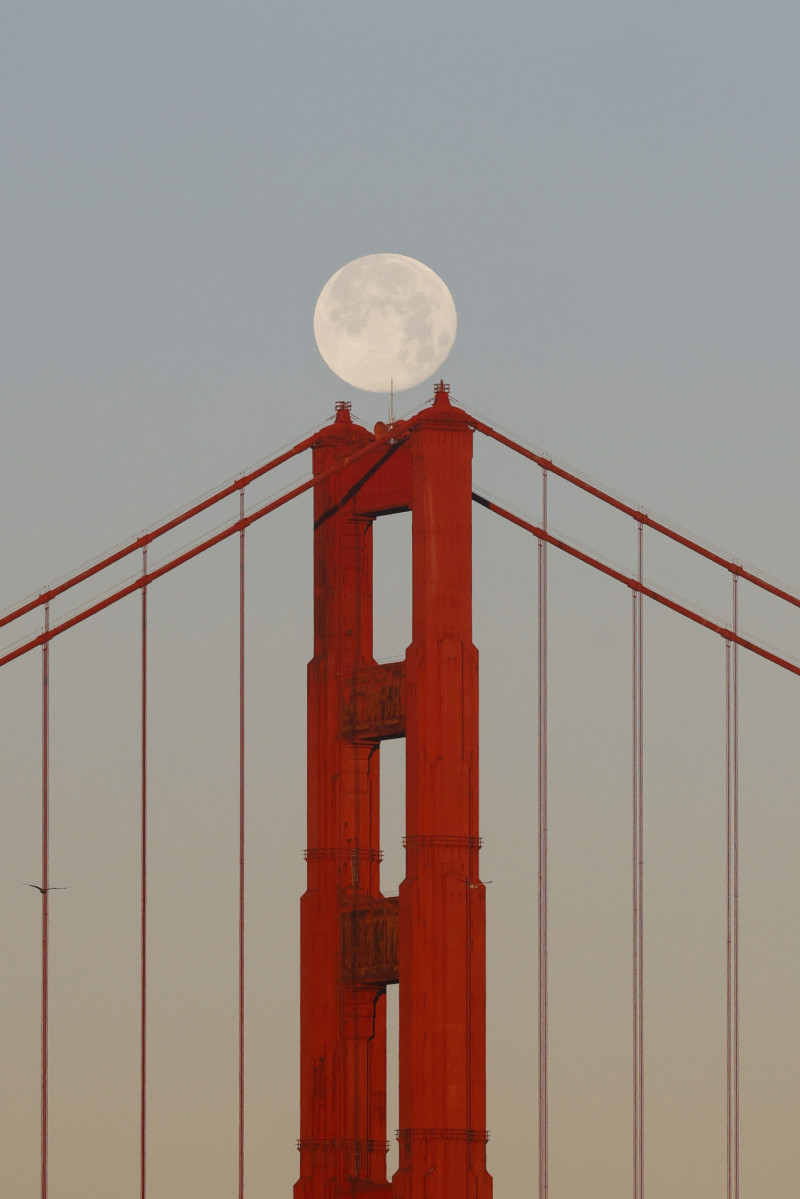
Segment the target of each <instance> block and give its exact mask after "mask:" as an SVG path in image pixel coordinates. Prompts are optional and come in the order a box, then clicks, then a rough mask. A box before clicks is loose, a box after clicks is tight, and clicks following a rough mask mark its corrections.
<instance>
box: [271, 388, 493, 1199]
mask: <svg viewBox="0 0 800 1199" xmlns="http://www.w3.org/2000/svg"><path fill="white" fill-rule="evenodd" d="M448 390H449V389H448V387H447V386H446V385H445V384H444V383H440V384H439V385H438V387H437V389H436V393H435V397H434V403H433V406H432V407H431V408H428V409H426V410H424V411H423V412H422V413H419V414H418V415H417V416H416V417H415V418H414V420H413V422H409V424H408V426H406V425H404V423H403V422H397V423H396V424H394V425H391V426H389V427H388V428H386V427H383V426H381V425H379V426H377V427H376V433H377V434H378V438H377V442H376V444H375V448H374V450H373V451H371V452H370V450H369V444H370V442H373V441H375V440H376V439H375V435H373V434H372V433H371V432H369V431H368V430H367V429H365V428H363V427H361V426H359V425H356V424H354V423H353V422H352V420H351V417H350V412H349V405H347V404H340V405H338V406H337V414H336V419H335V421H334V423H333V424H332V425H331V426H329V427H328V428H326V429H324V430H323V431H322V432H321V433H320V434H319V437H318V440H317V442H316V444H315V446H314V451H313V458H314V477H315V480H316V486H315V498H314V658H313V660H312V661H311V663H310V665H309V671H308V848H307V850H306V858H307V864H308V888H307V890H306V893H305V895H304V896H303V899H302V903H301V1001H300V1007H301V1017H300V1023H301V1046H300V1056H301V1066H300V1073H301V1082H300V1092H301V1099H300V1103H301V1114H300V1139H299V1148H300V1160H301V1166H300V1178H299V1181H298V1182H297V1183H296V1185H295V1188H294V1199H338V1197H339V1196H345V1195H348V1196H351V1195H358V1196H360V1197H361V1199H385V1197H387V1196H393V1197H394V1199H490V1196H491V1195H492V1179H491V1176H490V1175H489V1174H488V1173H487V1170H486V1142H487V1139H488V1134H487V1131H486V964H485V888H484V886H483V884H482V883H481V881H480V876H479V850H480V835H479V828H478V654H477V650H476V649H475V647H474V645H473V644H472V481H471V473H472V472H471V467H472V425H471V424H470V422H469V421H468V418H467V416H466V413H464V412H462V411H461V410H460V409H459V408H457V407H455V406H454V405H452V404H451V403H450V399H449V396H448ZM354 451H356V452H357V458H358V461H357V463H354V464H353V465H352V466H350V465H349V459H350V458H351V457H352V456H353V455H354ZM409 510H410V512H411V514H412V576H413V578H412V593H413V609H412V611H413V617H412V642H411V645H410V646H409V648H408V650H407V652H406V655H405V658H404V660H403V661H399V662H393V663H389V664H381V665H378V664H377V663H376V662H375V660H374V659H373V656H372V529H373V524H374V521H375V520H376V519H377V518H379V517H380V516H382V515H384V514H387V513H393V512H401V511H409ZM391 737H405V741H406V825H405V838H404V845H405V851H406V874H405V879H404V881H403V882H402V884H401V886H400V892H399V896H397V897H391V898H389V897H384V896H383V895H382V894H381V890H380V875H379V871H380V860H381V856H382V855H381V848H380V773H379V771H380V745H381V742H382V741H383V740H385V739H387V738H391ZM392 985H397V986H398V987H399V1012H400V1021H399V1114H400V1128H399V1130H398V1131H397V1137H398V1141H399V1153H400V1157H399V1168H398V1170H397V1173H396V1174H395V1176H394V1178H393V1179H391V1180H389V1179H387V1175H386V1154H387V1149H388V1144H387V1140H386V1136H387V1129H386V988H387V986H392Z"/></svg>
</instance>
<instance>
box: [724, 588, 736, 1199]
mask: <svg viewBox="0 0 800 1199" xmlns="http://www.w3.org/2000/svg"><path fill="white" fill-rule="evenodd" d="M738 584H739V578H738V575H733V632H734V634H736V633H737V632H738V625H739V591H738ZM738 649H739V647H738V646H737V644H736V642H730V641H729V642H728V643H727V645H726V648H725V716H726V719H725V726H726V728H725V739H726V776H727V777H726V819H725V825H726V840H727V867H726V883H727V888H726V889H727V942H728V955H727V957H728V961H727V976H728V977H727V984H728V986H727V991H728V1005H727V1006H728V1012H727V1023H728V1145H727V1157H728V1199H739V661H738Z"/></svg>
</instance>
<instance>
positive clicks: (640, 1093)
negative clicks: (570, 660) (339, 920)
mask: <svg viewBox="0 0 800 1199" xmlns="http://www.w3.org/2000/svg"><path fill="white" fill-rule="evenodd" d="M643 567H644V527H643V525H642V524H641V523H640V524H639V530H638V581H639V584H640V587H641V584H642V581H643ZM642 649H643V646H642V592H641V590H640V589H638V590H635V591H634V592H633V655H632V657H633V671H632V673H633V679H632V690H633V696H632V700H633V703H632V708H633V1195H634V1199H643V1195H644V803H643V796H644V769H643V759H644V753H643V749H644V738H643V717H644V708H643V701H642V693H643V654H642Z"/></svg>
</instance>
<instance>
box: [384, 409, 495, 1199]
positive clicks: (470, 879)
mask: <svg viewBox="0 0 800 1199" xmlns="http://www.w3.org/2000/svg"><path fill="white" fill-rule="evenodd" d="M410 452H411V486H412V503H411V507H412V547H413V548H412V555H413V563H412V572H413V633H412V637H413V639H412V644H411V646H410V647H409V649H408V652H407V655H406V877H405V880H404V881H403V883H402V885H401V888H400V903H399V907H400V911H399V922H400V924H399V952H400V964H399V965H400V1129H399V1133H398V1136H399V1141H400V1164H399V1169H398V1171H397V1173H396V1174H395V1176H394V1179H393V1194H394V1196H395V1199H490V1197H491V1195H492V1179H491V1176H490V1175H489V1174H488V1173H487V1171H486V1141H487V1133H486V958H485V888H484V886H483V884H482V883H481V882H480V879H479V875H478V850H479V846H480V841H479V833H478V654H477V650H476V649H475V647H474V645H473V644H472V430H471V429H470V427H469V424H468V420H467V417H466V414H465V413H464V412H462V411H460V410H459V409H457V408H454V407H452V406H451V405H450V402H449V399H448V396H447V394H446V390H445V388H444V386H442V387H441V388H440V389H439V390H438V391H437V394H436V397H435V401H434V405H433V407H432V408H430V409H428V410H426V411H425V412H424V413H422V414H421V416H420V420H419V422H418V423H415V427H414V429H413V431H412V433H411V438H410Z"/></svg>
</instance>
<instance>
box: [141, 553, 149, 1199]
mask: <svg viewBox="0 0 800 1199" xmlns="http://www.w3.org/2000/svg"><path fill="white" fill-rule="evenodd" d="M141 690H142V694H141V700H142V713H141V727H142V744H141V755H142V761H141V782H142V794H141V929H140V936H141V980H140V986H141V993H140V994H141V999H140V1005H141V1008H140V1019H141V1023H140V1076H139V1185H140V1195H141V1199H145V1196H146V1194H147V546H146V545H145V546H143V548H142V676H141Z"/></svg>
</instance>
